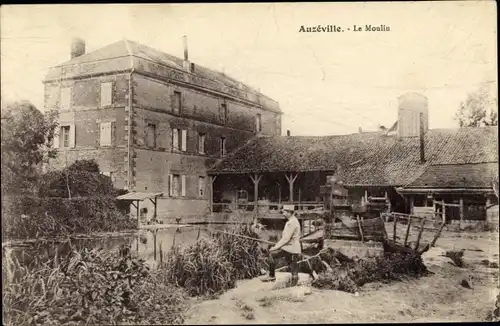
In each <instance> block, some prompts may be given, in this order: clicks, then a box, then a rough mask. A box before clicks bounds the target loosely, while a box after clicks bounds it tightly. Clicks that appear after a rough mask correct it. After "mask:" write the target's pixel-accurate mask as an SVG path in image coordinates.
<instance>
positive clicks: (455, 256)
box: [445, 250, 465, 267]
mask: <svg viewBox="0 0 500 326" xmlns="http://www.w3.org/2000/svg"><path fill="white" fill-rule="evenodd" d="M445 256H446V257H448V258H450V259H451V260H453V262H454V263H455V265H456V266H457V267H464V266H465V263H464V251H463V250H461V251H457V250H452V251H447V252H446V254H445Z"/></svg>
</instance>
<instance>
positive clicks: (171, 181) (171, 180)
mask: <svg viewBox="0 0 500 326" xmlns="http://www.w3.org/2000/svg"><path fill="white" fill-rule="evenodd" d="M168 186H169V193H170V196H173V195H174V176H173V175H172V174H169V175H168Z"/></svg>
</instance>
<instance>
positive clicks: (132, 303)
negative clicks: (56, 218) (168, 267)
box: [2, 249, 186, 325]
mask: <svg viewBox="0 0 500 326" xmlns="http://www.w3.org/2000/svg"><path fill="white" fill-rule="evenodd" d="M6 265H8V266H6ZM3 269H4V271H10V272H9V274H8V277H6V278H5V285H4V292H3V305H2V306H3V316H4V320H3V321H4V324H6V325H24V324H45V325H48V324H50V325H60V324H76V325H80V324H81V325H83V324H115V323H119V324H172V323H182V322H183V316H182V311H183V310H184V303H185V299H186V295H185V294H184V292H183V291H182V290H181V289H178V288H176V287H173V286H171V285H168V284H165V283H162V282H161V279H160V278H159V277H158V276H157V275H156V274H154V273H151V272H150V271H149V269H148V267H147V266H146V265H145V262H144V261H143V260H138V259H133V258H132V257H131V256H130V255H128V254H124V255H121V256H118V255H116V254H114V253H110V252H104V251H102V250H90V251H89V250H86V249H85V250H82V251H79V252H73V253H72V254H71V255H69V256H68V257H64V258H63V259H62V260H61V263H56V259H53V260H51V261H47V262H46V263H45V264H44V265H42V266H39V267H37V268H35V269H27V268H25V267H21V266H20V265H19V264H18V263H16V262H12V260H10V259H4V261H3Z"/></svg>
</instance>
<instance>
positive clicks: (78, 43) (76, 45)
mask: <svg viewBox="0 0 500 326" xmlns="http://www.w3.org/2000/svg"><path fill="white" fill-rule="evenodd" d="M84 54H85V41H84V40H83V39H81V38H79V37H75V38H73V40H72V41H71V59H74V58H77V57H79V56H82V55H84Z"/></svg>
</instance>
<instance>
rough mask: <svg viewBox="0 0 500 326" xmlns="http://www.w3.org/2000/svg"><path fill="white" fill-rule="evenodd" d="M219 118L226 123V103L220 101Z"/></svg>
mask: <svg viewBox="0 0 500 326" xmlns="http://www.w3.org/2000/svg"><path fill="white" fill-rule="evenodd" d="M219 119H220V122H222V123H226V121H227V104H226V103H222V104H221V105H220V108H219Z"/></svg>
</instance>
